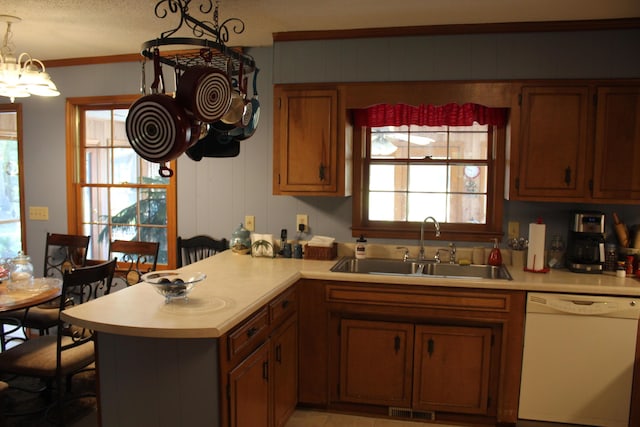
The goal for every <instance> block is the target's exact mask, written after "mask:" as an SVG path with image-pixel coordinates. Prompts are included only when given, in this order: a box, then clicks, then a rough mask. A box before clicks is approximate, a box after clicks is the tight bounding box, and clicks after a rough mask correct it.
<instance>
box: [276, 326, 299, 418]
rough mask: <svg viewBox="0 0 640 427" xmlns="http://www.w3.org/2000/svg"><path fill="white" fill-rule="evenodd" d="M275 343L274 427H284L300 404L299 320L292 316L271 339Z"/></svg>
mask: <svg viewBox="0 0 640 427" xmlns="http://www.w3.org/2000/svg"><path fill="white" fill-rule="evenodd" d="M271 341H272V343H273V354H272V356H273V362H272V363H271V365H272V366H273V375H272V377H273V381H272V384H273V390H272V392H273V419H274V422H273V425H274V426H275V427H282V426H284V425H285V424H286V422H287V420H288V419H289V416H291V414H292V413H293V411H294V410H295V408H296V405H297V404H298V319H297V318H296V316H292V317H291V318H290V319H289V320H287V322H286V323H284V324H283V325H282V326H281V327H280V328H279V329H278V330H277V331H276V332H275V333H274V334H273V335H272V338H271Z"/></svg>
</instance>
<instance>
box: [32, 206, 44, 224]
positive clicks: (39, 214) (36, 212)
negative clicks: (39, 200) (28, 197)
mask: <svg viewBox="0 0 640 427" xmlns="http://www.w3.org/2000/svg"><path fill="white" fill-rule="evenodd" d="M29 219H31V220H34V221H48V220H49V208H48V207H47V206H29Z"/></svg>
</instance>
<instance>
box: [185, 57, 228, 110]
mask: <svg viewBox="0 0 640 427" xmlns="http://www.w3.org/2000/svg"><path fill="white" fill-rule="evenodd" d="M232 92H233V91H232V87H231V80H230V78H229V76H228V75H227V74H226V73H225V72H223V71H221V70H218V69H215V68H212V67H207V66H204V65H198V66H193V67H189V68H188V69H187V70H186V71H185V72H184V73H183V74H182V77H180V80H179V82H178V88H177V90H176V100H177V101H178V103H180V105H182V106H183V107H184V109H185V111H186V112H187V114H189V115H191V116H193V117H194V118H195V119H197V120H200V121H202V122H206V123H211V122H216V121H218V120H220V119H221V118H222V116H224V115H225V113H226V112H227V111H228V110H229V107H230V106H231V100H232Z"/></svg>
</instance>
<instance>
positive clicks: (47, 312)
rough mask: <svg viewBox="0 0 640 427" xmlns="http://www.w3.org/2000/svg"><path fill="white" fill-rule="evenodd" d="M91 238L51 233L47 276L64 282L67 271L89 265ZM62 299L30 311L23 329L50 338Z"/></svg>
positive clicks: (45, 261) (45, 264) (47, 241)
mask: <svg viewBox="0 0 640 427" xmlns="http://www.w3.org/2000/svg"><path fill="white" fill-rule="evenodd" d="M90 238H91V237H90V236H82V235H75V234H59V233H47V238H46V243H45V252H44V274H43V276H44V277H56V278H59V279H62V278H63V276H64V273H65V272H68V271H71V270H73V269H74V268H77V267H84V266H85V265H86V262H87V252H88V250H89V240H90ZM60 301H63V300H61V299H55V300H53V301H51V302H48V303H46V304H42V305H39V306H37V307H32V308H30V309H29V310H28V311H27V312H26V314H25V315H24V316H23V320H22V326H24V327H25V328H27V329H36V330H37V331H38V332H39V333H40V335H46V334H47V333H48V332H49V329H50V328H53V327H54V326H55V325H56V323H57V321H58V319H57V315H58V309H59V307H60Z"/></svg>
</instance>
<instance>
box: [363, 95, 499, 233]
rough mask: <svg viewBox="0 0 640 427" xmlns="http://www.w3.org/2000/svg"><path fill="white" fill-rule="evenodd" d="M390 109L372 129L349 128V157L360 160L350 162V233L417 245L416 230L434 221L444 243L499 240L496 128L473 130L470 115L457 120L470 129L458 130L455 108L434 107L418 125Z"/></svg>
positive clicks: (485, 126)
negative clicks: (351, 131) (352, 185)
mask: <svg viewBox="0 0 640 427" xmlns="http://www.w3.org/2000/svg"><path fill="white" fill-rule="evenodd" d="M404 107H406V108H407V109H410V108H413V107H408V106H404ZM429 107H431V106H429ZM393 108H394V107H392V106H390V109H389V110H388V111H387V112H385V113H384V114H385V115H387V116H386V117H375V119H374V120H370V121H369V122H368V123H369V124H373V125H372V126H366V125H365V126H356V138H354V140H355V141H356V149H355V150H354V151H355V152H356V153H361V156H354V158H355V166H356V171H360V173H357V174H356V175H357V176H358V177H360V179H361V181H360V182H358V180H357V179H356V180H355V181H356V183H357V186H358V187H359V188H361V189H362V190H361V191H359V192H358V191H356V190H355V189H354V194H355V195H356V197H355V198H354V224H353V225H354V226H353V234H354V235H359V234H365V235H366V236H370V237H387V238H393V237H395V238H417V237H418V236H417V233H416V230H418V229H419V224H420V223H421V222H422V221H423V220H424V218H425V217H427V216H433V217H435V218H436V219H437V220H438V222H439V223H440V225H441V229H442V232H443V237H442V238H443V239H451V240H478V241H486V240H488V239H490V238H492V237H497V236H499V235H500V234H501V228H502V203H501V198H502V188H503V184H501V182H503V176H504V175H503V173H504V171H503V167H500V165H501V164H504V161H503V160H502V162H499V161H497V159H499V158H500V159H503V155H504V154H503V153H504V123H503V121H500V122H499V124H500V125H501V126H498V125H495V124H486V123H485V124H479V123H478V122H477V121H476V119H477V118H476V116H475V115H473V114H472V115H471V117H469V118H467V119H465V120H464V121H468V122H470V123H469V124H462V125H461V124H459V123H460V121H461V120H460V119H459V116H460V115H461V111H462V108H461V109H460V110H459V111H458V110H457V109H454V112H453V114H440V113H438V108H439V107H434V108H435V110H434V112H430V113H429V114H431V113H434V114H433V115H434V116H435V118H434V117H431V116H429V117H428V119H424V120H422V118H421V117H418V118H416V117H415V115H412V114H407V112H406V111H405V110H404V109H403V110H394V109H393ZM425 110H426V108H425ZM389 112H391V113H389ZM411 112H412V113H413V112H414V111H413V110H411ZM447 113H448V112H447ZM503 114H504V113H503ZM450 116H451V117H450ZM481 120H482V119H481ZM482 121H486V120H482ZM416 122H418V123H420V124H412V123H416ZM425 122H426V123H429V124H424V123H425ZM356 123H360V124H362V123H363V122H362V116H360V117H358V115H357V114H356ZM389 123H392V125H388V124H389ZM431 123H434V124H431ZM365 124H366V123H365ZM358 187H356V189H357V188H358Z"/></svg>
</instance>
